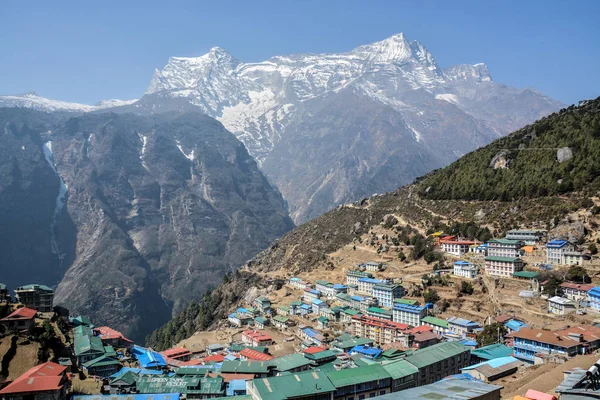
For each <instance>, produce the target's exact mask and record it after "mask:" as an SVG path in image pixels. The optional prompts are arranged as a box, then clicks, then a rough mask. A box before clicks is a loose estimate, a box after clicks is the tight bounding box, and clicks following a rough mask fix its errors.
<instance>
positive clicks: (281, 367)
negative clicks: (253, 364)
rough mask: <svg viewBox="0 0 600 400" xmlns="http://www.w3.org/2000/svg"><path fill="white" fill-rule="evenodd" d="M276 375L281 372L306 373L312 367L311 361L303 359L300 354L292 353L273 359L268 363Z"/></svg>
mask: <svg viewBox="0 0 600 400" xmlns="http://www.w3.org/2000/svg"><path fill="white" fill-rule="evenodd" d="M268 362H269V363H270V365H271V366H272V367H273V369H274V370H275V372H276V373H277V374H281V373H283V372H301V371H306V370H307V369H308V368H309V367H310V366H312V365H313V362H312V361H311V360H308V359H307V358H305V357H304V356H303V355H302V354H298V353H292V354H288V355H285V356H281V357H276V358H273V359H272V360H269V361H268Z"/></svg>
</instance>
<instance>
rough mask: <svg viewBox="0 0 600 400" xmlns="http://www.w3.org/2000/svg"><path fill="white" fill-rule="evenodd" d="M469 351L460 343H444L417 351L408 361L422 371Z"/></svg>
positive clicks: (408, 357)
mask: <svg viewBox="0 0 600 400" xmlns="http://www.w3.org/2000/svg"><path fill="white" fill-rule="evenodd" d="M467 351H468V349H467V348H466V347H465V346H463V345H462V344H461V343H459V342H443V343H438V344H434V345H433V346H429V347H425V348H424V349H419V350H417V351H415V352H414V353H413V354H411V355H409V356H407V357H406V361H408V362H409V363H411V364H412V365H414V366H415V367H417V368H419V369H420V368H424V367H427V366H429V365H431V364H435V363H436V362H438V361H441V360H445V359H447V358H450V357H454V356H457V355H459V354H462V353H465V352H467Z"/></svg>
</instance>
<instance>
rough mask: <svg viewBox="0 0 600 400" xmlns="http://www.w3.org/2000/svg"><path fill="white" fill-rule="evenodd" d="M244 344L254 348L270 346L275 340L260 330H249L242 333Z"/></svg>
mask: <svg viewBox="0 0 600 400" xmlns="http://www.w3.org/2000/svg"><path fill="white" fill-rule="evenodd" d="M242 342H244V343H249V344H250V345H252V346H270V345H272V344H273V338H272V337H271V336H269V335H267V334H266V333H263V332H261V331H259V330H256V329H248V330H247V331H244V332H242Z"/></svg>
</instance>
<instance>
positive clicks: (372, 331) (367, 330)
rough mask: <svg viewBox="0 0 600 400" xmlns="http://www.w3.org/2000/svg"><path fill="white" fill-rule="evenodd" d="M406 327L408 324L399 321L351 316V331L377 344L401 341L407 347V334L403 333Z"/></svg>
mask: <svg viewBox="0 0 600 400" xmlns="http://www.w3.org/2000/svg"><path fill="white" fill-rule="evenodd" d="M408 328H409V325H408V324H403V323H400V322H392V321H388V320H385V319H382V318H376V317H369V316H366V315H360V316H359V315H355V316H354V317H352V326H351V333H352V335H354V336H358V337H364V338H368V339H371V340H373V341H374V342H375V344H378V345H384V344H388V343H392V342H402V343H403V344H404V346H405V347H408V335H406V334H405V333H404V331H405V330H407V329H408Z"/></svg>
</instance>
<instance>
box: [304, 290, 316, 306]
mask: <svg viewBox="0 0 600 400" xmlns="http://www.w3.org/2000/svg"><path fill="white" fill-rule="evenodd" d="M319 298H321V292H319V291H318V290H315V289H304V294H303V295H302V300H303V301H305V302H307V303H310V302H311V301H313V300H315V299H319Z"/></svg>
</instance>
